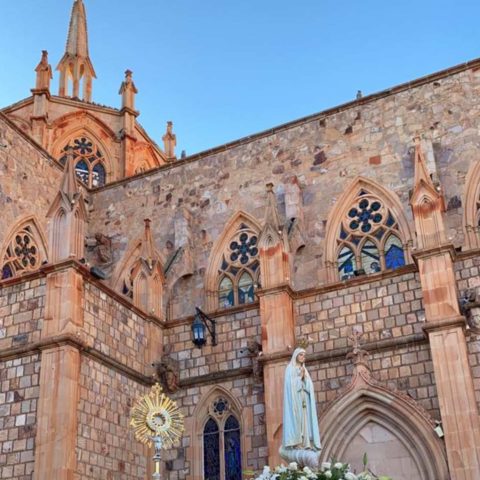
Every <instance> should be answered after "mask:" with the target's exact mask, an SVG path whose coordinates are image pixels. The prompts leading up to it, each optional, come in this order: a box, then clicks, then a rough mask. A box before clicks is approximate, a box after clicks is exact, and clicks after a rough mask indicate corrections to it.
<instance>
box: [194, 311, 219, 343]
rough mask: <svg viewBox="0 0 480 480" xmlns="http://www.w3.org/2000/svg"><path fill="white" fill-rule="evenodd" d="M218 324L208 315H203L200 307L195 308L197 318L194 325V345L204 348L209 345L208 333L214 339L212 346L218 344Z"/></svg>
mask: <svg viewBox="0 0 480 480" xmlns="http://www.w3.org/2000/svg"><path fill="white" fill-rule="evenodd" d="M215 327H216V322H215V320H212V319H211V318H210V317H209V316H208V315H206V314H205V313H203V312H202V311H201V310H200V309H199V308H198V307H195V318H194V320H193V323H192V337H193V338H192V341H193V344H194V345H195V346H196V347H198V348H202V347H203V346H204V345H205V344H206V343H207V335H206V332H207V331H208V332H209V333H210V336H211V337H212V345H216V344H217V335H216V331H215Z"/></svg>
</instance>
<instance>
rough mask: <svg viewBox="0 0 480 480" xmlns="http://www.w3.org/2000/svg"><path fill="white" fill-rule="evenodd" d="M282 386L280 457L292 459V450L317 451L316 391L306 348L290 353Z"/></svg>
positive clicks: (319, 446) (318, 449) (318, 444)
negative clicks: (307, 365)
mask: <svg viewBox="0 0 480 480" xmlns="http://www.w3.org/2000/svg"><path fill="white" fill-rule="evenodd" d="M284 385H285V386H284V392H283V439H282V447H281V449H280V454H281V456H282V457H284V458H285V459H286V460H291V458H292V456H291V454H292V453H294V452H291V450H295V451H297V452H298V450H309V451H311V453H313V452H320V450H321V448H322V446H321V443H320V432H319V429H318V419H317V407H316V404H315V392H314V389H313V382H312V379H311V378H310V375H309V373H308V371H307V369H306V368H305V350H304V349H303V348H297V349H296V350H295V351H294V352H293V355H292V359H291V360H290V363H289V364H288V366H287V368H286V370H285V384H284ZM288 451H290V452H288ZM312 451H313V452H312ZM310 456H311V455H309V457H310ZM286 457H288V458H286ZM312 458H313V457H312ZM316 458H318V455H316ZM308 463H310V462H308Z"/></svg>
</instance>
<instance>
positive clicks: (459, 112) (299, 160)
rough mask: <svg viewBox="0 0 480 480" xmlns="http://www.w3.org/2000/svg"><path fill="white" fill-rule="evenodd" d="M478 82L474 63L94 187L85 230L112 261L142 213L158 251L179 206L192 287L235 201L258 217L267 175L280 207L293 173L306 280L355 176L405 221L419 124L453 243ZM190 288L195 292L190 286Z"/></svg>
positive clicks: (457, 239)
mask: <svg viewBox="0 0 480 480" xmlns="http://www.w3.org/2000/svg"><path fill="white" fill-rule="evenodd" d="M479 92H480V71H473V70H468V71H463V72H460V73H456V74H451V75H449V76H445V77H443V78H440V79H438V80H436V81H431V82H429V83H426V84H423V85H418V86H413V87H412V88H410V89H406V90H403V91H399V92H397V93H395V94H392V95H388V96H387V95H386V96H383V97H381V98H377V99H374V100H372V101H368V102H367V101H365V102H363V103H358V104H353V105H352V106H350V107H349V108H346V109H343V110H342V109H340V111H337V112H334V113H329V114H328V115H324V116H322V115H318V116H315V117H312V118H309V119H307V120H305V121H304V122H298V123H296V124H293V125H291V126H288V127H286V128H284V129H279V130H278V131H276V132H274V133H271V134H269V135H268V134H267V135H265V136H261V135H260V136H258V137H254V138H253V139H251V140H245V141H244V142H240V143H239V144H235V145H234V146H231V147H226V148H225V150H221V151H218V150H217V151H214V152H213V153H211V154H206V155H205V156H200V158H198V159H195V158H194V159H193V160H192V161H188V160H187V161H184V162H179V163H178V164H177V165H173V166H171V167H164V168H162V169H159V170H158V171H155V172H153V173H151V174H146V175H144V176H142V177H140V178H134V179H131V180H129V181H124V182H122V183H120V184H118V185H112V186H109V187H106V188H103V189H100V190H99V191H97V192H96V193H95V194H94V195H93V204H92V217H91V219H92V221H91V223H90V227H89V228H90V232H91V233H92V234H93V233H95V232H101V233H104V234H106V235H109V236H111V237H112V239H113V242H114V252H115V261H117V262H118V261H120V260H121V259H122V256H123V254H124V253H125V251H126V249H127V248H128V245H129V242H131V241H132V240H133V239H134V238H137V237H139V236H140V235H141V233H142V228H143V224H142V221H141V220H142V218H145V217H149V218H151V219H152V229H153V233H154V237H155V240H156V244H157V246H158V247H159V248H160V250H162V252H163V253H164V254H165V256H166V257H168V255H169V249H168V245H169V242H170V243H171V244H173V245H175V238H174V233H173V232H174V229H173V219H174V214H175V212H176V210H177V209H178V208H179V207H186V208H187V209H189V210H190V212H191V213H192V216H193V223H192V227H191V228H192V235H191V237H192V240H193V242H192V243H193V259H194V266H195V275H194V277H195V280H194V281H192V282H191V286H192V287H193V288H194V289H197V290H198V289H199V290H200V291H201V290H202V289H203V285H202V282H203V273H204V271H205V269H206V267H207V265H208V257H209V254H210V251H211V248H212V245H213V242H214V241H215V240H216V239H217V238H218V237H219V235H221V233H222V230H223V228H224V226H225V225H226V223H227V221H228V220H229V219H230V218H231V217H232V216H233V215H234V214H235V213H236V212H238V211H239V210H243V211H245V212H247V213H249V214H251V215H253V216H254V217H255V218H257V219H258V220H259V221H261V219H262V218H263V215H264V208H265V183H267V182H268V181H272V182H273V183H274V184H275V185H276V187H275V191H276V194H277V198H278V201H279V202H280V206H281V208H280V210H282V212H281V214H282V215H284V214H285V212H284V201H285V188H284V184H285V183H287V182H288V181H290V179H291V177H292V176H293V175H296V176H297V178H298V180H299V182H300V185H301V187H302V193H303V208H304V216H305V225H304V233H305V236H306V246H305V249H304V250H303V252H302V255H301V259H300V263H299V264H298V266H297V271H298V274H297V275H296V276H295V285H294V287H295V288H296V289H303V288H307V287H316V286H318V285H319V284H320V283H321V282H322V281H323V279H324V274H323V271H322V268H323V262H324V257H323V252H324V250H325V245H324V238H325V233H326V227H327V226H326V220H327V217H328V214H329V212H330V211H331V209H332V206H333V205H334V204H335V203H336V201H337V199H338V198H339V196H340V195H341V194H342V193H343V192H344V191H345V190H346V189H347V188H348V186H349V184H350V183H351V182H352V180H353V179H354V178H355V177H356V176H358V175H362V176H364V177H367V178H371V179H373V180H375V181H376V182H378V183H379V184H380V185H382V186H383V187H385V188H387V189H389V190H391V191H393V192H395V194H396V195H397V196H398V197H399V199H400V201H401V203H402V204H403V205H404V213H405V216H406V218H407V219H408V221H409V223H410V227H411V229H412V231H413V230H414V228H413V222H412V214H411V210H410V207H409V203H408V202H409V192H410V190H411V189H412V186H413V150H412V137H413V136H414V135H416V134H417V133H418V132H420V133H425V134H426V135H427V137H431V138H430V140H431V143H429V145H427V148H426V155H427V157H428V162H429V168H432V169H434V177H435V178H436V179H438V180H440V182H441V184H442V185H443V187H444V189H445V194H446V201H447V214H446V223H447V236H448V237H449V238H451V239H452V241H453V242H454V243H455V245H461V244H462V242H463V231H462V225H461V215H462V201H463V195H464V182H465V175H466V173H467V171H468V168H469V166H470V164H471V163H472V162H473V161H474V160H476V159H477V158H478V148H477V139H478V119H479V115H480V95H479V94H478V93H479ZM433 154H434V155H435V162H434V161H433ZM139 212H141V217H142V218H139ZM132 219H137V220H136V221H135V220H134V221H132ZM172 280H173V282H172V283H174V280H175V279H172ZM192 295H193V296H195V297H198V296H201V295H199V294H198V292H196V291H194V292H192ZM190 313H191V312H183V313H182V314H181V315H180V316H184V315H188V314H190Z"/></svg>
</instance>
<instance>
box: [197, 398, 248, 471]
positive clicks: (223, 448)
mask: <svg viewBox="0 0 480 480" xmlns="http://www.w3.org/2000/svg"><path fill="white" fill-rule="evenodd" d="M209 410H210V415H209V417H208V419H207V421H206V423H205V426H204V428H203V478H204V479H205V480H242V451H241V436H240V423H239V421H238V419H237V418H236V416H235V415H234V414H233V413H232V412H231V411H230V405H229V403H228V401H227V400H225V399H224V398H218V399H217V400H216V401H215V402H213V404H212V405H211V407H210V408H209Z"/></svg>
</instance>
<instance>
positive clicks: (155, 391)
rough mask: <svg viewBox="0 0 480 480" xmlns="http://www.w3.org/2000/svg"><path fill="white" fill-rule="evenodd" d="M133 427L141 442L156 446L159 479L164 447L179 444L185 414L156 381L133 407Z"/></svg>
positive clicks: (155, 456) (157, 477) (131, 421)
mask: <svg viewBox="0 0 480 480" xmlns="http://www.w3.org/2000/svg"><path fill="white" fill-rule="evenodd" d="M130 426H131V427H132V428H133V432H134V434H135V438H136V439H137V440H138V441H139V442H141V443H144V444H146V445H148V446H152V445H153V446H154V447H155V455H154V457H153V461H154V462H155V473H154V474H153V479H159V478H160V450H161V449H163V450H167V449H169V448H172V447H175V446H178V445H179V444H180V439H181V438H182V433H183V430H184V427H183V415H182V414H181V413H180V410H179V408H178V406H177V403H176V402H175V401H173V400H172V399H170V398H168V397H167V396H166V395H165V394H164V393H163V392H162V387H161V386H160V385H159V384H158V383H156V384H155V385H154V386H153V387H152V388H151V390H150V392H149V393H147V394H146V395H145V396H143V397H142V398H140V399H139V400H138V401H137V402H136V403H135V405H134V406H133V407H132V411H131V415H130Z"/></svg>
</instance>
